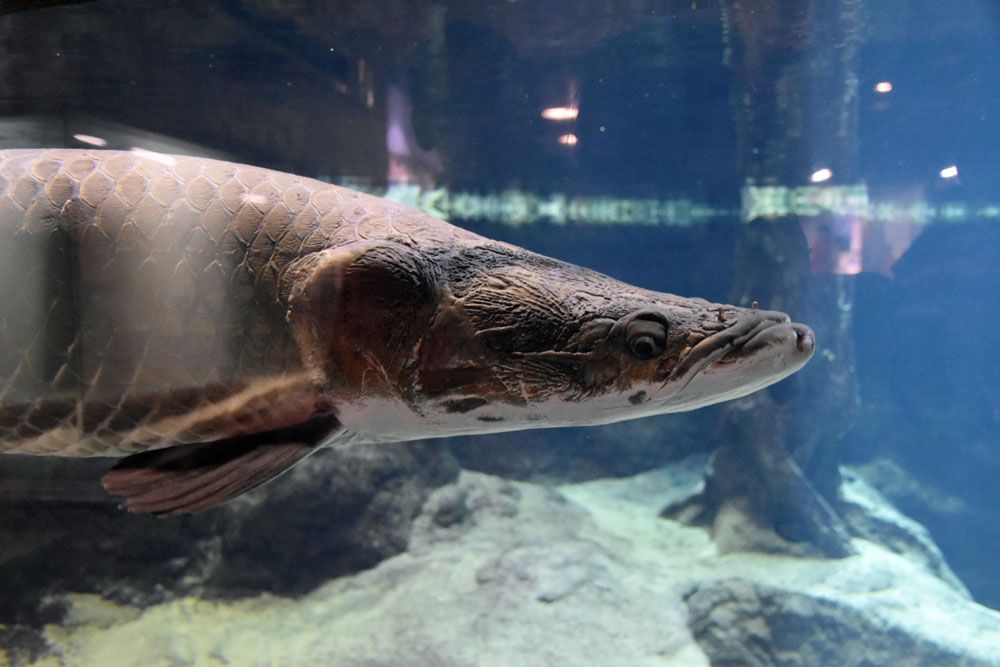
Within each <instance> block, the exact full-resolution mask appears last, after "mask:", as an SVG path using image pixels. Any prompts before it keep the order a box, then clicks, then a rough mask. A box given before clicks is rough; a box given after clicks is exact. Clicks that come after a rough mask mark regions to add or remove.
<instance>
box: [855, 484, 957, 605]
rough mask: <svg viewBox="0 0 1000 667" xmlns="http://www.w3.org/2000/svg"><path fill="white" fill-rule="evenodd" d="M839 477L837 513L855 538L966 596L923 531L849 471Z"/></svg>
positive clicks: (924, 529)
mask: <svg viewBox="0 0 1000 667" xmlns="http://www.w3.org/2000/svg"><path fill="white" fill-rule="evenodd" d="M841 474H842V477H843V480H844V481H843V484H842V485H841V488H840V510H841V512H842V513H843V515H844V520H845V521H846V522H847V525H848V527H849V528H850V529H851V531H852V532H853V533H854V534H855V535H857V536H859V537H863V538H865V539H866V540H869V541H871V542H875V543H876V544H880V545H882V546H884V547H885V548H886V549H889V550H890V551H894V552H895V553H898V554H900V555H902V556H905V557H906V558H907V560H909V561H911V562H914V563H919V564H920V565H921V566H922V567H923V568H924V569H925V570H927V571H928V572H930V573H932V574H934V575H935V576H936V577H938V578H939V579H941V580H942V581H944V582H945V583H947V584H948V585H949V586H951V587H952V588H954V589H955V590H956V591H958V592H960V593H962V594H963V595H966V596H968V595H969V591H968V589H967V588H966V587H965V584H963V583H962V582H961V581H960V580H959V578H958V577H957V576H955V573H954V572H952V570H951V568H950V567H948V563H946V562H945V560H944V556H943V555H942V554H941V549H939V548H938V546H937V545H936V544H934V540H932V539H931V536H930V533H928V532H927V529H926V528H924V527H923V526H922V525H920V524H919V523H917V522H916V521H914V520H913V519H911V518H909V517H907V516H905V515H903V514H902V513H900V512H899V511H898V510H897V509H896V508H895V507H893V506H892V503H890V502H889V501H888V500H887V499H886V498H885V497H884V496H882V494H880V493H879V492H878V491H876V490H875V489H874V488H872V487H871V486H869V485H868V484H867V483H866V482H865V481H864V480H863V479H862V478H861V477H859V476H858V475H856V474H855V473H854V472H852V471H851V470H850V469H847V468H843V469H841Z"/></svg>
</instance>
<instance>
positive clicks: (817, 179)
mask: <svg viewBox="0 0 1000 667" xmlns="http://www.w3.org/2000/svg"><path fill="white" fill-rule="evenodd" d="M832 177H833V172H832V171H830V170H829V169H827V168H826V167H824V168H822V169H817V170H816V171H814V172H813V173H812V175H811V176H810V177H809V180H810V181H812V182H813V183H822V182H823V181H829V180H830V179H831V178H832Z"/></svg>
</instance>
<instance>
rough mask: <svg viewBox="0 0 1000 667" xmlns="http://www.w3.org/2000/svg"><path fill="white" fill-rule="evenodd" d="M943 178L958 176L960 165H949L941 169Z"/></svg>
mask: <svg viewBox="0 0 1000 667" xmlns="http://www.w3.org/2000/svg"><path fill="white" fill-rule="evenodd" d="M940 173H941V178H955V177H957V176H958V167H956V166H955V165H953V164H952V165H949V166H947V167H945V168H944V169H942V170H941V172H940Z"/></svg>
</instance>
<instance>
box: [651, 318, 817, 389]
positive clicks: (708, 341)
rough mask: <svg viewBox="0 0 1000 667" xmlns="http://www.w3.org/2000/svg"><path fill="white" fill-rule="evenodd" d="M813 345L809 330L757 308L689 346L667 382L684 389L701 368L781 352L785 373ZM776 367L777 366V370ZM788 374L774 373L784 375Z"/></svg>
mask: <svg viewBox="0 0 1000 667" xmlns="http://www.w3.org/2000/svg"><path fill="white" fill-rule="evenodd" d="M815 346H816V338H815V336H814V334H813V332H812V329H810V328H809V327H807V326H805V325H804V324H796V323H793V322H792V321H791V320H790V319H789V317H788V316H787V315H785V314H784V313H781V312H777V311H756V312H754V313H753V315H748V316H742V317H740V319H738V320H736V321H735V322H734V323H733V324H732V325H731V326H729V327H726V328H725V329H722V330H721V331H718V332H717V333H714V334H712V335H710V336H708V337H707V338H705V339H704V340H702V341H701V342H699V343H698V344H697V345H695V346H694V347H692V348H691V349H690V350H689V351H688V353H687V354H686V355H684V356H683V357H682V358H681V359H680V360H679V361H678V363H677V365H676V366H675V367H674V368H673V370H672V371H671V373H670V377H669V378H668V382H669V381H681V382H682V383H683V384H682V386H681V387H680V389H683V388H684V386H686V385H687V384H688V383H689V382H690V381H691V380H692V379H693V378H694V377H695V376H697V375H698V374H699V373H701V372H702V371H703V370H705V369H707V368H709V367H713V368H719V369H720V370H721V369H723V368H725V367H726V366H731V365H737V364H738V362H741V361H743V362H745V361H748V360H749V361H752V360H753V359H754V358H755V357H762V356H769V355H768V354H767V353H768V352H772V351H780V352H781V353H782V356H783V358H785V360H786V364H787V366H788V367H789V370H788V373H791V372H793V371H794V370H797V369H798V368H801V367H802V366H803V365H804V364H805V363H806V362H807V361H808V360H809V358H810V357H812V354H813V351H814V349H815ZM776 370H777V369H776ZM788 373H776V375H779V374H780V375H781V376H784V375H786V374H788Z"/></svg>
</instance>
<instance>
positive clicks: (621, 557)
mask: <svg viewBox="0 0 1000 667" xmlns="http://www.w3.org/2000/svg"><path fill="white" fill-rule="evenodd" d="M703 463H704V461H703V459H696V458H692V459H688V460H686V461H684V462H682V463H679V464H675V465H673V466H669V467H667V468H663V469H660V470H657V471H654V472H650V473H645V474H642V475H639V476H637V477H632V478H628V479H622V480H600V481H592V482H586V483H582V484H572V485H564V486H558V487H552V488H545V487H542V486H539V485H535V484H527V483H515V482H509V481H504V480H501V479H498V478H495V477H490V476H487V475H483V474H477V473H469V472H464V473H462V475H461V476H460V477H459V479H458V480H457V481H456V482H454V483H451V484H447V485H445V486H442V487H440V488H439V489H437V490H436V491H435V492H434V493H433V494H432V495H431V496H430V498H429V499H428V501H427V502H426V503H425V504H424V506H423V510H422V512H421V513H420V515H419V516H418V517H417V519H416V522H415V524H414V526H413V530H412V533H411V536H410V545H409V549H408V550H407V551H405V552H403V553H400V554H398V555H396V556H393V557H391V558H388V559H386V560H384V561H382V562H381V563H379V564H378V565H377V566H375V567H373V568H372V569H370V570H367V571H364V572H361V573H358V574H352V575H349V576H344V577H340V578H337V579H334V580H332V581H330V582H329V583H326V584H324V585H322V586H320V587H319V588H317V589H315V590H313V591H312V592H310V593H308V594H306V595H303V596H299V597H294V598H293V597H277V596H270V595H262V596H256V597H253V598H247V599H243V600H235V601H232V600H231V601H216V602H211V601H206V600H203V599H200V598H196V597H187V598H182V599H175V600H169V601H166V602H162V603H159V604H155V605H152V606H147V607H145V608H139V607H130V606H121V605H115V604H113V603H110V602H107V601H104V600H102V599H101V598H99V597H97V596H93V595H69V596H66V597H65V598H64V600H63V602H64V603H65V604H66V605H67V608H68V613H67V616H66V618H65V619H63V620H62V621H61V622H60V623H59V624H53V625H50V626H47V627H46V628H45V630H44V632H43V638H44V640H45V642H46V643H47V649H46V653H45V654H44V655H42V656H40V657H38V658H37V660H36V661H35V662H34V663H33V664H37V665H57V664H73V665H83V664H87V665H91V664H93V665H112V664H113V665H121V666H126V665H137V666H138V665H142V666H143V667H148V666H150V665H157V664H162V665H202V664H205V665H217V664H230V665H275V664H282V665H297V664H324V665H339V666H347V667H362V666H365V667H380V666H385V667H389V666H395V665H408V666H412V667H422V666H431V665H433V666H436V667H450V666H456V667H458V666H466V665H468V666H473V665H498V666H499V665H504V666H509V665H518V666H519V667H530V666H533V665H539V666H541V665H545V666H546V667H552V666H558V665H602V666H615V665H622V666H626V665H627V666H629V667H641V666H644V665H660V666H663V665H677V666H683V667H696V666H698V665H716V666H722V665H724V666H727V667H730V666H731V667H735V666H744V665H745V666H758V665H760V666H764V665H768V666H770V665H782V666H784V665H787V666H802V667H805V666H807V665H808V666H810V667H817V666H819V667H821V666H823V665H837V666H844V665H858V666H861V665H865V666H871V665H890V664H891V665H894V666H897V667H906V666H908V665H914V666H915V665H961V666H965V665H969V666H972V665H976V666H979V665H984V666H985V665H1000V613H997V612H995V611H992V610H989V609H987V608H984V607H981V606H979V605H977V604H975V603H974V602H972V601H971V600H970V599H969V597H968V595H967V593H965V591H964V589H962V588H961V586H960V585H959V584H956V583H955V581H954V580H953V579H952V577H951V576H950V573H948V572H947V569H946V567H945V566H943V563H940V562H937V561H936V560H935V559H934V558H933V557H928V555H927V553H928V552H927V551H926V550H925V549H923V550H922V549H917V550H916V551H914V550H913V549H910V548H899V544H900V543H901V542H903V541H905V540H903V538H901V537H900V536H901V535H904V534H906V533H912V532H913V526H911V525H904V526H902V527H901V528H900V529H899V530H896V531H889V532H890V533H891V534H892V535H894V536H895V537H894V538H893V540H894V541H893V542H892V543H890V544H889V546H882V545H880V544H877V543H875V542H872V541H869V539H861V538H855V539H854V546H855V547H856V551H857V553H856V555H853V556H850V557H848V558H843V559H839V560H823V559H807V558H793V557H788V556H773V555H763V554H746V553H730V554H725V555H719V554H718V552H717V550H716V548H715V546H714V545H713V542H712V541H711V539H710V536H709V535H708V534H707V532H706V531H705V530H703V529H701V528H696V527H689V526H685V525H682V524H680V523H678V522H675V521H670V520H665V519H662V518H660V517H659V516H658V515H659V512H660V510H661V508H663V507H664V506H666V505H668V504H671V503H677V502H679V501H680V500H682V499H683V497H684V496H685V495H686V494H693V493H696V492H697V487H698V485H699V483H700V480H701V471H702V465H703ZM850 483H851V485H852V486H853V487H854V492H855V493H856V494H857V493H858V484H861V482H859V481H858V480H857V479H854V480H852V481H851V482H850ZM862 495H864V502H859V503H858V504H857V506H858V509H857V511H858V512H859V513H864V512H869V513H874V514H875V515H876V518H877V522H878V525H880V526H882V528H880V529H879V531H876V530H874V529H872V530H870V532H871V533H872V535H876V534H878V533H880V532H886V529H885V524H886V523H888V522H891V521H892V520H893V518H894V517H896V516H901V515H897V514H895V513H894V512H891V511H888V510H887V511H881V510H880V509H879V507H878V504H879V503H885V502H886V501H884V499H882V498H881V497H880V496H877V494H874V495H871V494H862ZM866 508H867V509H866ZM883 509H885V508H883ZM904 520H905V519H904ZM870 539H877V538H876V537H872V538H870ZM276 548H277V545H276ZM915 554H916V555H915ZM943 567H944V569H942V568H943ZM0 664H3V659H2V657H0Z"/></svg>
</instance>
